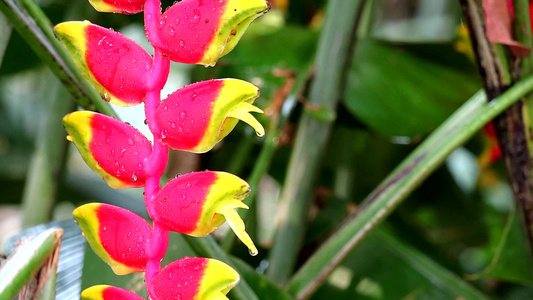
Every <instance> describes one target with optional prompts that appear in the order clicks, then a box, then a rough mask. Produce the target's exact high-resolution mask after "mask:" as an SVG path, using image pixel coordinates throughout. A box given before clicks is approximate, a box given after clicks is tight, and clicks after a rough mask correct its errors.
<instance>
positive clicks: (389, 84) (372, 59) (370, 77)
mask: <svg viewBox="0 0 533 300" xmlns="http://www.w3.org/2000/svg"><path fill="white" fill-rule="evenodd" d="M413 48H414V50H417V51H418V52H420V53H416V55H415V53H413V52H412V51H410V50H409V49H407V48H405V47H404V48H401V47H395V46H392V45H390V44H385V43H380V42H377V41H373V40H370V39H364V40H360V41H359V42H358V44H357V47H356V50H355V52H354V57H353V60H352V65H351V67H350V70H349V78H348V84H347V85H346V90H345V94H344V97H343V100H344V104H345V105H346V107H347V108H348V110H349V111H350V112H351V113H352V114H353V115H354V116H356V117H357V118H358V119H360V120H361V121H362V122H363V123H365V124H366V125H368V126H369V127H370V128H372V129H373V130H376V131H378V132H379V133H381V134H384V135H387V136H410V137H412V136H416V135H421V134H426V133H428V132H430V131H431V130H433V129H434V128H436V127H437V126H438V125H439V124H440V123H442V122H443V121H444V120H445V119H446V118H447V117H448V116H449V115H450V114H451V113H452V112H453V111H455V110H456V109H457V108H458V107H459V106H460V105H461V104H462V102H463V101H464V100H463V99H467V98H468V97H469V96H470V95H472V94H473V93H475V92H476V91H477V90H478V89H479V88H480V83H479V82H478V81H477V80H476V78H477V77H476V76H475V75H474V74H475V73H473V72H474V71H475V70H474V69H473V68H470V70H468V69H467V70H465V69H464V66H469V65H471V63H470V62H468V61H467V60H466V58H465V57H464V56H462V55H460V54H459V53H457V52H454V51H453V50H452V49H451V47H449V46H446V45H442V46H438V45H435V46H426V47H423V48H422V47H421V46H416V47H413ZM427 53H430V54H431V55H428V54H427ZM428 56H429V57H428ZM443 56H446V57H447V60H446V61H445V62H442V59H441V58H440V57H443ZM450 60H452V61H455V63H456V64H458V63H461V64H462V65H463V67H461V68H460V67H457V66H456V67H451V66H450V63H449V61H450Z"/></svg>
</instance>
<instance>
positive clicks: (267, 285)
mask: <svg viewBox="0 0 533 300" xmlns="http://www.w3.org/2000/svg"><path fill="white" fill-rule="evenodd" d="M232 261H233V263H234V264H235V266H237V268H238V270H239V273H240V275H241V276H242V277H244V278H245V279H246V282H248V284H249V285H250V287H251V288H252V289H253V290H254V292H255V293H256V294H257V297H259V299H261V300H290V299H292V297H291V296H290V295H289V294H287V293H286V292H284V291H283V290H281V289H280V288H279V287H278V286H277V285H275V284H274V283H272V281H270V280H268V279H267V278H266V277H265V276H263V275H261V274H258V273H257V272H256V271H255V270H254V269H253V268H252V267H250V266H249V265H248V264H247V263H245V262H244V261H242V260H240V259H238V258H236V257H232Z"/></svg>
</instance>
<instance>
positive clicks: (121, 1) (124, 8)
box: [89, 0, 144, 15]
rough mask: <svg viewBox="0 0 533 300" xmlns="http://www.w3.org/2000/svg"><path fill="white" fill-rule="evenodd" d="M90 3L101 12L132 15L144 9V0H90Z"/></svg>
mask: <svg viewBox="0 0 533 300" xmlns="http://www.w3.org/2000/svg"><path fill="white" fill-rule="evenodd" d="M89 3H91V5H92V6H93V7H94V9H96V10H97V11H99V12H111V13H119V14H125V15H131V14H136V13H140V12H142V11H143V10H144V1H143V0H89Z"/></svg>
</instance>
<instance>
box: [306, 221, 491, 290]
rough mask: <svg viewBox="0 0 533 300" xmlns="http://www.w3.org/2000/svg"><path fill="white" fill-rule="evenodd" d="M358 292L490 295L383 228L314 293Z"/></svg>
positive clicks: (353, 252) (366, 241)
mask: <svg viewBox="0 0 533 300" xmlns="http://www.w3.org/2000/svg"><path fill="white" fill-rule="evenodd" d="M362 258H364V259H362ZM391 266H394V268H391ZM354 291H355V294H354ZM354 295H357V299H359V298H362V299H408V298H414V299H443V300H444V299H460V298H463V299H487V297H486V296H484V295H483V294H482V293H480V292H479V291H477V290H476V289H475V288H473V287H472V286H471V285H470V284H468V283H466V282H465V281H464V280H463V279H461V278H460V277H459V276H457V275H455V274H453V273H452V272H450V271H449V270H447V269H446V268H444V267H442V266H441V265H439V264H437V263H436V262H435V261H433V260H432V259H430V258H429V257H427V256H426V255H424V254H423V253H421V252H419V251H418V250H417V249H415V248H413V247H412V246H410V245H407V244H405V243H403V242H401V241H400V240H399V239H398V238H396V237H395V236H394V235H392V234H391V233H390V232H389V231H388V230H384V229H383V228H378V229H376V231H374V232H373V233H372V234H370V235H369V236H368V237H367V238H366V239H365V240H364V241H363V242H362V243H361V245H360V247H358V248H356V249H354V251H352V252H351V253H350V255H349V256H348V257H347V258H346V259H345V260H344V261H343V263H342V264H341V265H340V266H339V267H337V268H336V269H335V271H334V272H333V273H332V274H331V275H330V276H329V277H328V280H327V284H325V285H324V286H323V287H322V288H320V289H319V290H318V291H317V293H316V294H315V295H314V297H316V298H317V299H323V298H325V297H328V298H336V299H348V298H353V297H354Z"/></svg>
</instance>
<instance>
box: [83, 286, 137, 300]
mask: <svg viewBox="0 0 533 300" xmlns="http://www.w3.org/2000/svg"><path fill="white" fill-rule="evenodd" d="M124 299H128V300H143V299H144V298H143V297H141V296H139V295H137V294H135V293H133V292H130V291H128V290H125V289H121V288H118V287H114V286H110V285H95V286H91V287H90V288H87V289H85V290H83V292H81V300H124Z"/></svg>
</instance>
